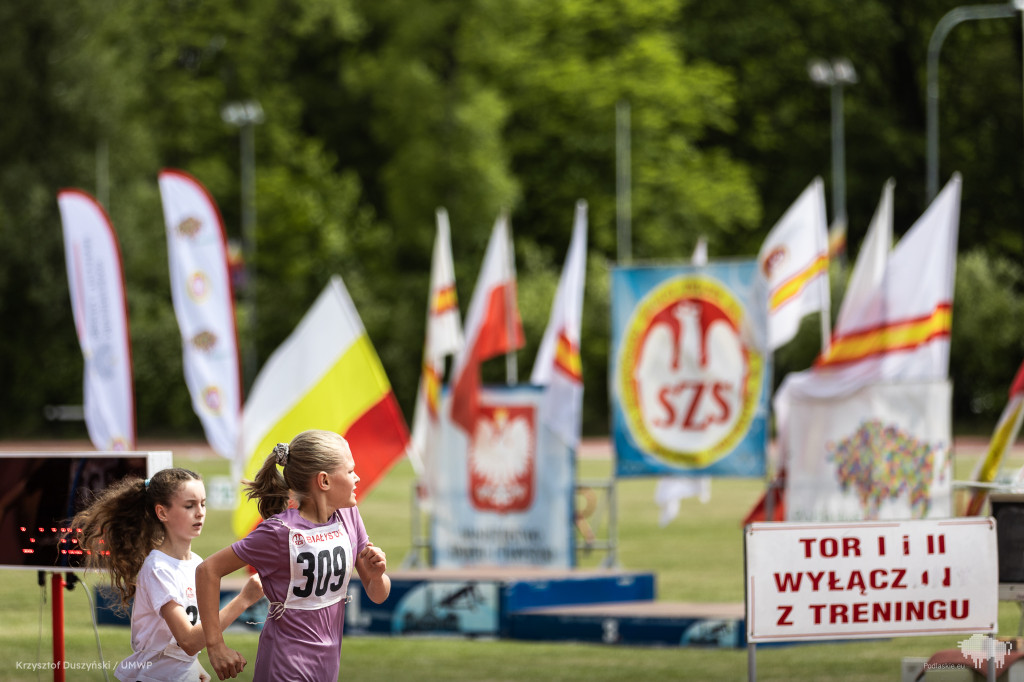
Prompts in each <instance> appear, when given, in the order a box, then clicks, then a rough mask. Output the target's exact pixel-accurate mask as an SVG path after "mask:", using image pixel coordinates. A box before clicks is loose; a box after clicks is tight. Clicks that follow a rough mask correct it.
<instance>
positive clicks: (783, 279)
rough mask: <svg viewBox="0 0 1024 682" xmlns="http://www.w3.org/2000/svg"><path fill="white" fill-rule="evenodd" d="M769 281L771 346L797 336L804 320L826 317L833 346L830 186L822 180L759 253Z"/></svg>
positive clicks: (799, 201)
mask: <svg viewBox="0 0 1024 682" xmlns="http://www.w3.org/2000/svg"><path fill="white" fill-rule="evenodd" d="M757 262H758V266H759V267H760V269H761V273H762V274H763V275H764V277H765V280H766V281H767V283H768V348H769V350H775V349H776V348H779V347H780V346H783V345H785V344H786V343H788V342H789V341H791V340H792V339H793V337H794V336H796V333H797V331H798V330H799V328H800V321H801V320H802V319H803V318H804V317H805V316H806V315H809V314H811V313H813V312H817V311H820V312H821V317H822V348H823V349H824V348H826V347H827V345H828V337H829V336H830V332H829V330H828V326H829V315H830V298H829V282H828V228H827V226H826V221H825V188H824V183H823V182H822V181H821V178H815V179H814V180H813V181H812V182H811V184H810V185H808V186H807V189H805V190H804V191H803V192H802V193H801V194H800V196H799V197H798V198H797V200H796V201H795V202H793V205H792V206H790V207H789V209H787V210H786V212H785V213H784V214H783V216H782V218H780V219H779V221H778V222H777V223H775V226H774V227H772V229H771V231H770V232H769V233H768V236H767V237H766V238H765V240H764V242H763V243H762V245H761V249H760V251H759V253H758V256H757Z"/></svg>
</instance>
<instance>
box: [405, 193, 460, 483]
mask: <svg viewBox="0 0 1024 682" xmlns="http://www.w3.org/2000/svg"><path fill="white" fill-rule="evenodd" d="M461 348H462V320H461V319H460V317H459V299H458V296H457V295H456V293H455V266H454V263H453V261H452V240H451V228H450V226H449V224H448V212H447V211H446V210H444V209H443V208H440V209H438V210H437V237H435V239H434V253H433V257H432V259H431V263H430V292H429V301H428V302H427V324H426V339H425V340H424V343H423V372H422V375H421V376H420V385H419V390H418V391H417V393H416V407H415V411H414V412H413V417H412V443H411V445H410V447H409V460H410V461H411V462H412V465H413V467H414V468H415V469H416V473H417V475H418V476H420V477H423V476H424V475H425V474H426V469H427V468H430V467H431V461H430V460H431V456H430V454H431V450H432V449H433V445H434V441H435V439H436V434H437V427H438V424H439V422H438V419H439V411H440V402H441V384H442V383H443V382H444V361H445V358H446V357H448V356H449V355H452V354H453V353H457V352H458V351H459V350H460V349H461Z"/></svg>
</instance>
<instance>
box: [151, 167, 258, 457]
mask: <svg viewBox="0 0 1024 682" xmlns="http://www.w3.org/2000/svg"><path fill="white" fill-rule="evenodd" d="M159 184H160V197H161V199H162V201H163V208H164V222H165V224H166V226H167V259H168V265H169V270H170V278H171V299H172V301H173V302H174V314H175V316H176V317H177V319H178V329H179V330H180V331H181V348H182V365H183V368H184V372H185V384H186V385H187V386H188V390H189V394H190V395H191V396H192V409H193V410H195V413H196V416H198V417H199V421H200V422H201V423H202V425H203V430H204V431H205V433H206V440H207V442H208V443H209V444H210V447H212V448H213V449H214V451H216V452H217V454H219V455H220V456H221V457H225V458H227V459H229V460H234V459H235V457H236V456H237V454H238V448H239V435H240V429H241V424H242V387H241V383H242V377H241V370H240V367H239V360H238V334H237V330H236V327H235V304H234V292H233V291H232V287H231V277H230V274H229V271H228V250H227V239H226V238H225V236H224V224H223V222H222V221H221V218H220V211H219V210H217V205H216V203H215V202H214V201H213V197H211V196H210V195H209V193H208V192H207V191H206V188H205V187H203V185H202V184H201V183H200V182H199V181H198V180H196V179H195V178H194V177H192V176H191V175H189V174H187V173H184V172H182V171H179V170H169V169H168V170H163V171H161V172H160V175H159Z"/></svg>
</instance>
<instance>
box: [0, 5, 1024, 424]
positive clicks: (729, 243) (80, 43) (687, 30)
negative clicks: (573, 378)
mask: <svg viewBox="0 0 1024 682" xmlns="http://www.w3.org/2000/svg"><path fill="white" fill-rule="evenodd" d="M954 6H955V3H953V2H951V1H945V0H943V1H939V0H928V1H926V2H922V3H916V4H914V5H913V6H912V7H911V6H909V5H906V4H900V3H896V4H893V3H886V2H882V1H881V0H868V1H866V2H858V3H852V2H850V1H849V0H838V1H837V2H825V1H824V0H791V1H789V2H785V3H757V2H752V1H751V0H736V1H735V2H732V3H725V4H723V3H707V2H692V1H687V0H652V1H650V2H643V3H638V2H630V1H628V0H558V1H556V2H538V1H537V0H503V1H502V2H498V1H497V0H469V1H467V2H456V1H455V0H438V1H436V2H431V3H409V2H402V1H400V0H375V2H358V1H356V0H303V1H301V2H300V1H299V0H264V1H263V2H255V1H254V0H242V1H241V2H237V3H208V2H200V1H199V0H156V1H153V0H91V1H86V0H65V1H63V2H56V1H55V0H38V1H37V2H32V3H30V2H27V0H14V1H13V2H8V3H6V4H3V5H0V93H3V95H4V101H5V103H7V107H6V108H5V120H4V123H3V125H0V158H2V159H3V161H2V162H0V235H2V238H3V243H4V247H5V248H4V249H2V250H0V319H3V321H4V324H5V326H6V328H7V329H8V330H10V333H8V334H6V335H5V336H4V338H3V339H2V340H0V380H3V381H4V383H5V385H6V386H8V387H9V391H8V392H7V394H6V395H5V397H3V398H0V404H2V407H3V408H4V409H3V410H2V411H0V433H3V434H5V435H16V434H41V433H46V432H48V431H52V429H53V428H54V425H48V424H46V423H45V421H44V420H43V415H42V408H43V406H44V405H47V404H65V403H77V402H78V401H79V400H80V396H81V378H80V377H81V367H82V364H81V354H80V352H79V350H78V347H77V342H76V339H75V335H74V325H73V323H72V320H71V310H70V303H69V298H68V291H67V282H66V275H65V266H64V254H63V246H62V239H61V229H60V222H59V216H58V213H57V205H56V193H57V191H58V190H59V189H60V188H62V187H80V188H82V189H85V190H86V191H89V192H92V193H95V194H97V195H98V196H99V198H100V199H101V200H102V201H104V202H105V204H106V208H107V210H108V212H109V214H110V217H111V220H112V222H113V224H114V227H115V230H116V232H117V234H118V237H119V240H120V242H121V248H122V253H123V257H124V260H125V263H124V266H125V278H126V281H127V285H128V286H127V289H128V297H129V314H130V325H131V337H132V345H133V359H134V370H135V385H136V386H135V387H136V397H137V412H138V428H139V433H140V435H155V434H158V433H169V434H182V433H186V432H187V433H193V434H197V433H198V432H199V427H198V420H197V419H196V418H195V416H194V415H193V414H192V413H191V407H190V401H189V399H188V396H187V392H186V389H185V385H184V381H183V378H182V370H181V357H180V356H181V347H180V340H179V337H178V330H177V325H176V322H175V320H174V315H173V310H172V308H171V304H170V292H169V290H168V288H169V284H168V278H167V265H166V263H167V255H166V243H165V237H164V230H163V217H162V213H161V208H160V199H159V193H158V190H157V186H156V177H157V174H158V173H159V171H160V170H161V169H162V168H168V167H171V168H180V169H182V170H185V171H187V172H189V173H191V174H192V175H194V176H196V177H197V178H198V179H199V180H200V181H201V182H203V184H204V185H205V186H206V187H207V188H208V189H209V191H210V193H211V194H212V196H213V197H214V198H215V200H216V201H217V202H218V204H219V207H220V210H221V213H222V215H223V217H224V221H225V225H226V229H227V232H228V237H229V239H231V240H232V241H236V242H237V241H240V240H241V238H242V234H241V208H240V202H241V196H240V171H241V168H240V156H239V154H240V152H239V130H238V129H237V128H234V127H232V126H230V125H228V124H227V123H225V122H224V121H223V120H222V118H221V110H222V108H223V107H224V106H225V105H227V104H228V103H230V102H234V101H243V100H255V101H258V102H259V103H260V104H261V106H262V109H263V111H264V113H265V120H264V122H263V123H262V124H260V125H258V126H256V128H255V131H254V132H255V153H256V174H255V176H256V206H255V208H256V211H255V214H256V240H255V242H256V244H255V245H256V248H255V251H254V252H253V253H250V254H247V255H248V257H249V260H248V262H247V264H246V265H247V268H248V273H249V275H250V281H251V282H252V283H253V284H252V287H253V288H252V289H247V290H243V291H240V292H239V294H240V300H239V311H240V321H241V329H240V333H241V335H242V341H243V345H244V346H245V345H251V347H253V348H254V349H255V354H256V357H257V359H258V361H262V360H265V359H266V358H267V357H268V356H269V354H270V353H271V352H272V351H273V350H274V349H275V348H276V347H277V345H278V344H279V343H280V342H281V341H282V340H283V339H284V338H285V336H287V334H288V333H290V331H291V330H292V329H293V328H294V326H295V324H296V323H297V322H298V320H299V318H300V317H301V315H302V314H303V313H304V312H305V310H306V309H307V308H308V306H309V305H310V303H312V301H313V299H314V298H315V297H316V295H317V294H318V293H319V292H320V290H321V289H322V288H323V286H324V285H325V284H326V282H327V279H328V277H329V276H330V275H331V274H334V273H339V274H341V275H342V276H343V278H344V279H345V282H346V284H347V285H348V287H349V289H350V291H351V292H352V295H353V298H354V300H355V303H356V306H357V308H358V309H359V311H360V314H361V316H362V318H363V321H364V323H365V325H366V327H367V330H368V332H369V335H370V338H371V339H372V340H373V342H374V344H375V346H376V348H377V350H378V352H379V354H380V355H381V358H382V360H383V362H384V366H385V369H386V370H387V372H388V375H389V377H390V379H391V382H392V384H393V386H394V388H395V391H396V394H397V395H398V398H399V400H400V402H401V403H402V404H403V406H404V407H405V408H406V414H409V415H411V405H412V400H413V396H414V393H415V390H416V384H417V381H418V376H419V359H420V352H421V347H422V340H423V321H424V311H425V307H426V288H427V279H428V272H429V260H430V246H431V243H432V240H433V237H434V211H435V209H436V208H438V207H441V206H444V207H446V208H447V209H448V211H449V214H450V216H451V221H452V240H453V248H454V252H455V259H456V274H457V281H458V285H459V291H460V294H461V296H460V302H461V304H462V307H463V310H465V307H466V305H467V303H468V301H469V298H470V293H471V292H472V287H473V285H474V283H475V278H476V276H477V272H478V269H479V264H480V261H481V258H482V254H483V249H484V245H485V244H486V241H487V238H488V236H489V233H490V230H491V226H492V225H493V223H494V220H495V218H496V217H497V216H498V214H499V212H501V211H503V210H504V211H508V212H509V214H510V216H511V221H512V226H513V235H514V239H515V246H516V258H517V266H518V270H519V285H520V292H521V294H520V296H521V307H522V313H523V317H524V322H525V325H526V336H527V342H528V343H527V347H526V348H525V349H524V350H523V351H521V352H520V353H518V355H517V361H518V364H519V366H520V367H521V370H520V378H521V379H524V378H525V377H526V376H527V375H528V371H529V368H530V363H531V362H532V358H533V355H534V353H535V352H536V347H537V344H538V343H539V340H540V337H541V335H542V332H543V329H544V325H545V324H546V321H547V316H548V311H549V307H550V302H551V297H552V295H553V293H554V288H555V285H556V282H557V277H558V271H559V268H560V267H561V263H562V259H563V258H564V255H565V250H566V247H567V245H568V241H569V233H570V228H571V222H572V212H573V206H574V204H575V202H576V200H577V199H585V200H586V201H587V202H588V204H589V207H590V245H591V252H590V257H589V263H588V273H587V296H586V302H585V310H584V312H585V319H584V338H583V353H584V362H583V366H584V373H585V382H586V387H587V389H586V408H585V427H586V429H587V431H588V432H591V433H601V432H603V431H605V430H606V429H607V392H606V391H607V377H606V375H607V366H608V343H609V341H608V337H609V311H608V300H609V291H608V282H609V270H610V268H611V267H612V266H613V264H614V262H615V259H616V258H617V254H618V253H619V251H620V248H621V247H622V246H623V245H622V244H619V243H618V240H619V234H618V231H617V225H616V174H615V168H616V137H615V125H616V107H617V106H620V105H621V103H628V106H629V111H630V120H631V137H630V143H631V157H632V163H631V172H632V226H633V229H632V238H631V241H630V244H629V245H628V246H629V251H631V253H632V254H633V256H634V257H635V258H636V259H637V260H639V261H648V260H657V261H664V260H679V259H682V258H687V257H688V256H689V254H690V253H691V252H692V249H693V246H694V244H695V243H696V241H697V239H698V237H699V236H701V235H703V236H705V237H706V238H707V239H708V242H709V246H710V253H711V256H712V258H715V257H724V256H739V257H751V256H752V255H753V254H754V253H756V251H757V248H758V246H759V245H760V242H761V240H762V239H763V238H764V235H765V234H766V233H767V230H768V229H769V228H770V226H771V224H772V223H773V222H774V221H775V220H776V219H777V218H778V217H779V216H781V214H782V213H783V212H784V210H785V209H786V207H787V206H788V205H789V203H791V202H792V200H793V199H795V197H796V196H797V195H798V194H799V192H800V191H801V190H802V189H803V188H804V187H805V186H806V184H807V183H808V182H809V181H810V179H811V178H812V177H814V176H815V175H822V176H823V177H825V178H826V181H827V182H828V183H829V184H830V185H831V183H832V182H833V181H834V178H832V177H831V174H830V156H829V126H828V120H829V96H828V93H827V91H826V90H823V89H819V88H816V87H815V86H814V85H812V84H811V83H810V81H809V79H808V77H807V72H806V68H807V62H808V60H809V59H810V58H812V57H835V56H845V57H847V58H849V59H850V60H851V62H852V63H853V64H854V66H855V67H856V69H857V73H858V76H859V80H858V82H857V83H856V84H854V85H851V86H848V87H847V88H846V90H845V98H844V102H845V107H846V118H845V121H846V143H847V147H846V149H847V163H846V169H847V178H848V181H847V186H848V202H847V203H848V213H849V217H850V231H849V232H850V242H851V244H852V245H854V246H856V245H857V244H858V243H859V240H860V237H861V236H862V235H863V233H864V231H865V230H866V227H867V223H868V220H869V219H870V216H871V214H872V212H873V211H874V208H875V202H876V201H877V197H878V192H879V188H880V187H881V185H882V183H883V182H884V181H885V180H886V178H888V177H894V178H895V179H896V180H897V192H896V197H897V201H896V204H897V205H896V209H897V233H900V232H902V231H903V230H905V229H906V228H907V227H909V226H910V224H911V223H912V222H913V221H914V220H915V219H916V217H917V216H918V215H919V214H920V212H921V211H922V210H923V208H924V77H925V66H926V65H925V55H926V47H927V41H928V37H929V36H930V34H931V31H932V30H933V28H934V26H935V24H936V23H937V21H938V20H939V18H940V17H941V16H942V15H943V14H944V13H945V12H946V11H948V10H949V9H951V8H952V7H954ZM1016 23H1019V22H1013V21H1011V20H1000V21H990V22H975V23H973V24H965V25H963V26H961V27H958V28H957V29H956V30H955V31H954V33H953V34H951V36H950V38H949V39H948V41H947V43H946V45H945V46H944V48H943V52H942V59H941V68H940V76H941V92H942V103H943V104H942V118H941V131H942V133H941V141H942V145H941V169H942V177H944V178H945V177H948V176H949V174H950V173H951V172H952V170H954V169H955V170H959V171H960V172H961V173H962V174H963V176H964V205H963V211H962V224H961V250H962V251H963V252H964V253H967V252H969V253H970V255H969V256H964V257H962V258H961V270H960V276H959V277H958V291H957V297H958V300H962V299H961V298H960V297H961V296H970V297H972V299H973V298H978V297H983V298H984V300H985V305H977V306H976V305H971V306H958V307H957V308H956V310H957V314H956V316H955V318H954V320H955V322H954V347H953V362H952V365H953V367H952V375H953V376H954V379H955V381H956V382H957V383H956V408H957V411H958V413H959V412H962V411H968V412H970V414H974V415H977V416H979V417H984V416H985V415H991V414H992V413H993V412H997V411H998V410H999V409H1000V405H999V400H998V399H997V397H998V396H999V395H1000V392H1001V391H1004V390H1005V384H1006V383H1008V381H1009V378H1010V376H1011V375H1012V371H1013V368H1014V367H1015V366H1016V364H1017V362H1018V358H1017V357H1015V355H1014V354H1015V353H1016V354H1019V353H1020V352H1021V349H1020V348H1017V347H1016V346H1015V344H1014V341H1013V339H1015V338H1020V334H1017V333H1016V328H1017V327H1018V326H1019V325H1020V322H1019V319H1020V317H1019V312H1018V311H1017V307H1016V306H1015V305H1013V301H1014V300H1015V296H1016V295H1017V294H1018V293H1019V291H1020V287H1021V284H1020V276H1019V273H1017V271H1016V269H1015V265H1014V264H1015V263H1017V262H1019V260H1020V258H1021V257H1022V256H1024V241H1022V240H1021V239H1020V237H1019V234H1018V228H1017V226H1019V225H1020V224H1021V215H1020V212H1021V210H1022V207H1021V206H1020V205H1019V202H1016V201H1014V199H1015V195H1016V194H1017V193H1018V188H1019V184H1020V180H1021V165H1020V162H1019V158H1020V150H1021V142H1022V130H1024V125H1022V123H1021V112H1020V106H1019V103H1020V101H1021V77H1020V76H1021V74H1020V65H1021V58H1020V55H1021V47H1020V34H1019V30H1017V29H1016V28H1015V25H1016ZM836 277H838V280H837V281H836V282H835V283H834V284H835V286H836V289H837V291H839V290H840V289H841V287H842V281H841V278H842V275H841V274H840V275H836ZM1001 286H1002V288H1000V287H1001ZM1001 292H1005V293H1001ZM835 300H836V305H835V306H834V307H836V308H838V299H835ZM251 301H254V302H255V304H254V306H249V302H251ZM993 325H995V326H999V327H1000V330H1001V331H1000V332H999V333H989V331H988V330H989V329H990V328H991V327H992V326H993ZM804 328H805V330H809V331H807V333H806V334H802V335H801V339H802V338H803V337H804V336H810V335H811V333H812V332H813V333H816V329H817V324H816V321H814V320H813V319H809V320H807V321H805V325H804ZM816 343H817V341H816V340H803V341H797V342H794V345H793V347H792V348H787V349H783V350H782V351H781V352H780V353H779V355H778V357H777V369H778V372H777V374H778V375H779V376H781V372H784V371H789V370H795V369H803V368H804V367H806V363H808V362H809V360H808V357H807V356H809V354H812V353H813V347H814V346H815V345H816ZM801 344H803V345H804V346H806V347H807V348H803V346H801ZM1016 345H1018V346H1019V344H1016ZM808 349H810V350H808ZM485 369H486V371H487V373H488V376H490V377H491V378H498V377H502V376H503V372H504V366H503V365H502V366H497V365H495V366H488V367H487V368H485ZM776 378H777V379H778V378H779V377H778V376H777V377H776ZM248 379H249V380H251V379H252V377H251V376H249V377H248Z"/></svg>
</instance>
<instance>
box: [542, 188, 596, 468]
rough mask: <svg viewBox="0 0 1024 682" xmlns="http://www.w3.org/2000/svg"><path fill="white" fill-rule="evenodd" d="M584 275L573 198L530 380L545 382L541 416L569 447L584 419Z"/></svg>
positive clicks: (582, 212) (583, 240) (582, 208)
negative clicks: (565, 241)
mask: <svg viewBox="0 0 1024 682" xmlns="http://www.w3.org/2000/svg"><path fill="white" fill-rule="evenodd" d="M586 277H587V202H585V201H582V200H580V201H577V202H576V213H575V217H574V218H573V226H572V238H571V240H570V242H569V252H568V254H567V255H566V257H565V264H564V265H563V266H562V275H561V277H560V278H559V280H558V289H557V291H556V292H555V301H554V304H553V305H552V306H551V315H550V317H549V318H548V326H547V329H545V330H544V337H543V338H542V339H541V342H540V347H539V348H538V350H537V357H536V359H535V360H534V362H533V372H532V374H531V375H530V383H532V384H535V385H537V386H545V387H546V390H545V392H544V397H543V399H542V400H541V406H542V407H541V419H542V420H543V421H544V423H545V424H546V425H547V426H548V428H550V429H551V430H552V431H553V432H554V433H556V434H557V435H558V437H559V438H560V439H561V441H562V442H563V443H565V444H566V445H567V446H568V447H569V448H570V449H571V450H572V451H573V452H575V451H576V449H577V448H578V447H579V444H580V431H581V429H582V419H583V416H582V415H583V365H582V362H581V359H580V326H581V324H582V322H583V289H584V285H585V282H586Z"/></svg>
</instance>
